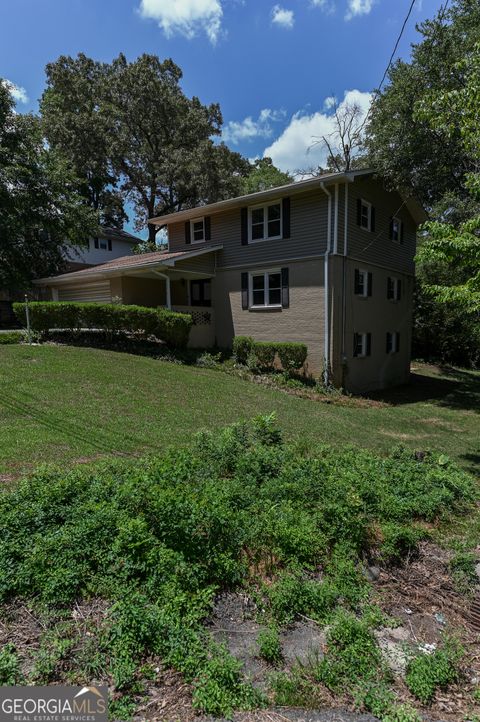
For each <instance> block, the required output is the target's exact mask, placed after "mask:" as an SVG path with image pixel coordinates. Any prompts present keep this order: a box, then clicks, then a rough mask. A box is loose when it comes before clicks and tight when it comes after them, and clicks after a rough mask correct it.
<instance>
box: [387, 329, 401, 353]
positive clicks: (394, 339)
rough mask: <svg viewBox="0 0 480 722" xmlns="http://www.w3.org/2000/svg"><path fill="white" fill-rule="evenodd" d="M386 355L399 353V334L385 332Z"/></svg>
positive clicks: (396, 332)
mask: <svg viewBox="0 0 480 722" xmlns="http://www.w3.org/2000/svg"><path fill="white" fill-rule="evenodd" d="M386 351H387V353H388V354H391V353H398V352H399V351H400V334H399V332H398V331H393V332H392V331H387V347H386Z"/></svg>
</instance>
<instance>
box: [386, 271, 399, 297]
mask: <svg viewBox="0 0 480 722" xmlns="http://www.w3.org/2000/svg"><path fill="white" fill-rule="evenodd" d="M401 295H402V282H401V280H400V279H399V278H395V277H394V276H389V277H388V278H387V299H388V300H389V301H400V298H401Z"/></svg>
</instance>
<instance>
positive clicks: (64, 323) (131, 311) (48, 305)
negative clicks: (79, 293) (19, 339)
mask: <svg viewBox="0 0 480 722" xmlns="http://www.w3.org/2000/svg"><path fill="white" fill-rule="evenodd" d="M28 307H29V315H30V325H31V328H32V330H33V331H36V332H39V333H43V334H45V333H46V332H48V331H49V330H50V329H67V330H69V331H71V332H75V331H78V330H79V329H83V328H87V329H98V330H101V331H105V332H107V333H110V334H115V333H119V332H123V333H125V332H130V333H140V334H142V335H144V336H155V337H156V338H158V339H160V340H162V341H164V342H165V343H166V344H167V345H169V346H173V347H178V348H183V347H185V346H186V345H187V342H188V336H189V333H190V328H191V325H192V318H191V316H189V315H188V314H183V313H175V312H174V311H169V310H168V309H166V308H147V307H144V306H126V305H122V304H114V303H74V302H56V301H33V302H30V303H29V304H28ZM13 310H14V312H15V314H16V316H17V318H18V319H19V321H20V322H21V323H22V324H23V325H26V307H25V304H24V303H14V304H13Z"/></svg>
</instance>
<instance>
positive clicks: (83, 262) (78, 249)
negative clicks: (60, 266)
mask: <svg viewBox="0 0 480 722" xmlns="http://www.w3.org/2000/svg"><path fill="white" fill-rule="evenodd" d="M138 243H141V239H140V238H137V237H136V236H132V234H131V233H127V231H121V230H118V229H117V228H102V230H101V232H100V234H99V235H98V236H97V237H96V238H90V240H89V241H88V246H67V247H66V249H65V253H64V255H65V258H66V260H67V263H68V270H69V271H78V270H80V269H82V268H87V267H90V266H98V265H99V264H100V263H108V261H112V260H113V259H114V258H120V257H121V256H129V255H131V254H132V253H133V251H134V248H135V246H136V245H137V244H138Z"/></svg>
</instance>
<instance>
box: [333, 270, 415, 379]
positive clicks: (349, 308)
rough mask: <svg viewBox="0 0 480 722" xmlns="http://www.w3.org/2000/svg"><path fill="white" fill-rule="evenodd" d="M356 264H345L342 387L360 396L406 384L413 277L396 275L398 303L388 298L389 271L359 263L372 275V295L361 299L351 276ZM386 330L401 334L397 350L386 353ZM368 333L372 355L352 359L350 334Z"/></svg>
mask: <svg viewBox="0 0 480 722" xmlns="http://www.w3.org/2000/svg"><path fill="white" fill-rule="evenodd" d="M355 268H359V264H358V263H356V262H355V261H351V260H348V261H347V273H346V282H347V286H346V287H347V303H346V348H345V351H346V368H345V374H344V385H345V388H346V389H347V390H348V391H351V392H353V393H361V392H363V391H367V390H369V389H375V388H376V389H381V388H386V387H387V386H393V385H396V384H402V383H407V382H408V380H409V375H410V349H411V342H412V299H413V278H412V277H411V276H410V275H407V274H398V273H397V274H396V276H397V277H398V278H400V279H401V281H402V296H401V299H400V301H390V300H388V299H387V278H388V276H392V275H393V272H392V271H391V270H387V269H383V268H379V267H378V266H373V265H366V264H362V266H361V268H365V270H368V271H370V272H371V273H372V278H373V284H372V296H371V297H368V298H360V297H358V296H355V294H354V274H355ZM387 331H390V332H395V331H398V332H399V333H400V351H399V352H398V353H396V354H391V355H389V354H387V353H386V348H385V347H386V333H387ZM354 333H371V334H372V351H371V356H369V357H366V358H355V357H354V356H353V334H354ZM335 361H336V364H337V365H341V355H340V354H339V353H338V345H337V351H336V358H335Z"/></svg>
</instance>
